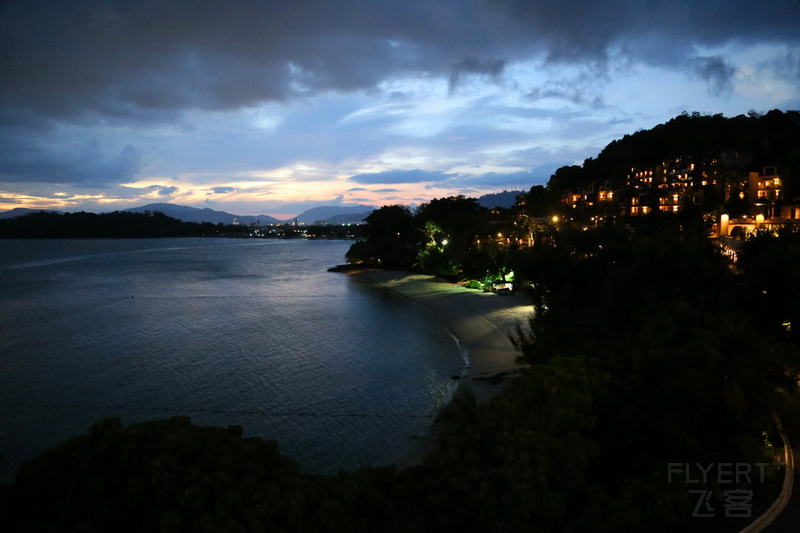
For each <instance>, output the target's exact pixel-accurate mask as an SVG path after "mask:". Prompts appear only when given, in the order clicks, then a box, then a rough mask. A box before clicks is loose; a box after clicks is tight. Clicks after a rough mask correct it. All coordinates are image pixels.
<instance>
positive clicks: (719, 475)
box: [667, 461, 786, 518]
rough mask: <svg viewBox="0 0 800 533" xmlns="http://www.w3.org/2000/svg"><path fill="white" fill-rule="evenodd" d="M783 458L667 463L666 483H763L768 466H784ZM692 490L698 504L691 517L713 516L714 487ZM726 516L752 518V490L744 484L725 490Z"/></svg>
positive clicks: (723, 492)
mask: <svg viewBox="0 0 800 533" xmlns="http://www.w3.org/2000/svg"><path fill="white" fill-rule="evenodd" d="M785 465H786V463H784V462H783V461H774V462H772V463H752V464H751V463H707V464H701V463H667V483H685V484H687V485H694V484H697V485H700V484H702V485H706V484H707V483H708V482H709V480H713V481H714V482H715V483H717V484H719V485H736V486H739V487H741V486H744V485H753V484H754V483H761V484H763V483H764V479H765V476H764V474H765V472H766V471H767V469H769V468H777V470H778V471H780V470H781V468H782V467H784V466H785ZM688 492H689V494H694V495H696V496H695V497H696V498H697V504H696V505H695V506H694V511H693V512H692V517H695V518H714V517H716V516H717V509H715V508H714V502H712V496H713V491H712V490H709V489H699V488H698V489H696V490H689V491H688ZM722 498H723V499H722V501H723V502H724V503H723V507H724V513H725V514H724V516H725V517H726V518H751V517H752V512H753V503H752V502H753V491H752V490H748V489H741V488H735V489H734V488H731V489H730V490H723V491H722Z"/></svg>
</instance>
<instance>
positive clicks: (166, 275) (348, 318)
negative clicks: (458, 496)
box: [0, 239, 463, 481]
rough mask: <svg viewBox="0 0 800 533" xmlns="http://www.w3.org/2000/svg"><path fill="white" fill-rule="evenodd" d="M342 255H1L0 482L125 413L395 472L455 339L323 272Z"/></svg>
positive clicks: (186, 249) (139, 250) (128, 248)
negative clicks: (233, 431) (231, 431)
mask: <svg viewBox="0 0 800 533" xmlns="http://www.w3.org/2000/svg"><path fill="white" fill-rule="evenodd" d="M350 244H351V243H350V242H347V241H304V240H235V239H163V240H161V239H159V240H149V239H148V240H144V239H143V240H3V241H0V252H2V253H0V304H1V305H0V455H2V456H3V457H4V462H2V463H0V481H10V480H11V478H12V477H13V473H14V472H15V471H16V468H17V466H18V465H19V463H20V462H21V461H24V460H28V459H31V458H33V457H34V456H35V455H36V454H38V453H40V452H41V451H43V450H45V449H47V448H49V447H51V446H53V445H55V444H56V443H58V442H60V441H62V440H64V439H66V438H68V437H70V436H72V435H75V434H79V433H85V432H86V431H87V430H88V429H89V427H90V426H91V425H92V424H93V423H94V422H95V421H97V420H99V419H101V418H103V417H108V416H114V417H119V418H121V419H122V421H123V423H124V424H126V425H127V424H130V423H134V422H138V421H143V420H149V419H155V418H167V417H170V416H176V415H188V416H191V418H192V421H193V422H195V423H198V424H207V425H219V426H227V425H233V424H236V425H241V426H243V428H244V434H245V436H247V437H250V436H257V437H262V438H267V439H274V440H276V441H277V442H278V444H279V446H280V448H281V451H282V452H283V453H284V454H285V455H287V456H289V457H291V458H293V459H296V460H298V461H300V462H301V463H302V464H303V465H304V467H305V469H306V471H308V472H312V473H320V474H330V473H333V472H335V471H337V470H338V469H342V468H346V469H352V468H357V467H361V466H367V465H378V464H386V463H389V462H392V461H394V460H396V459H397V458H398V457H401V456H402V455H403V454H404V453H406V452H407V451H408V450H409V448H411V446H412V445H413V439H414V438H417V436H419V435H422V434H424V433H425V432H426V430H427V429H428V427H429V425H430V424H431V422H432V417H433V416H434V415H435V413H436V412H437V409H438V408H439V407H440V406H441V405H443V404H444V403H446V401H447V400H448V399H449V397H450V395H451V394H452V392H453V390H454V388H455V382H453V381H452V380H451V379H450V378H451V376H452V375H453V374H459V373H460V371H461V370H462V366H463V363H462V361H461V358H460V355H459V351H458V349H457V346H456V344H455V342H454V340H453V339H452V338H451V337H450V336H449V334H448V333H447V332H446V331H445V330H444V328H443V327H441V326H440V325H438V324H437V323H436V322H435V321H434V320H431V317H430V316H427V315H426V314H425V313H424V312H423V311H422V310H421V309H419V308H417V307H416V306H414V305H412V304H410V303H409V302H407V301H405V300H403V299H402V298H399V297H397V296H395V295H394V294H393V293H391V292H389V291H386V290H382V289H381V288H380V287H378V286H375V285H371V284H369V283H366V282H363V281H360V280H358V279H355V278H353V277H351V276H346V275H342V274H336V273H330V272H327V269H328V268H329V267H331V266H333V265H336V264H339V263H342V262H343V259H344V254H345V252H346V251H347V249H348V248H349V246H350Z"/></svg>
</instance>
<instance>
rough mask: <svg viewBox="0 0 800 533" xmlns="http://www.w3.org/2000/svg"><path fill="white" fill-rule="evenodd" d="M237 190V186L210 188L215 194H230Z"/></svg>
mask: <svg viewBox="0 0 800 533" xmlns="http://www.w3.org/2000/svg"><path fill="white" fill-rule="evenodd" d="M235 190H236V188H235V187H212V188H210V189H209V191H211V192H212V193H214V194H228V193H232V192H234V191H235Z"/></svg>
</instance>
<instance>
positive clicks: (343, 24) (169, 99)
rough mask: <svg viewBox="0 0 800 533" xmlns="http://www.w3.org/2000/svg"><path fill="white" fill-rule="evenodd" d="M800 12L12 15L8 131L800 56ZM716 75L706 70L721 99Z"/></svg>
mask: <svg viewBox="0 0 800 533" xmlns="http://www.w3.org/2000/svg"><path fill="white" fill-rule="evenodd" d="M798 20H800V4H798V3H797V2H796V0H773V1H772V2H770V3H769V6H768V7H765V6H762V5H761V4H758V3H756V2H752V1H750V0H747V1H745V0H727V1H722V0H710V1H706V2H695V1H694V0H669V1H667V0H652V1H649V2H641V1H639V0H606V1H601V0H558V1H554V0H476V1H475V2H458V1H451V2H437V3H436V4H435V5H432V4H431V3H430V2H428V1H424V0H402V1H401V0H387V1H383V2H350V1H347V0H325V1H306V2H282V1H281V2H279V1H278V0H273V1H266V0H265V1H259V2H253V1H247V0H232V1H230V2H225V3H224V4H222V3H219V2H215V1H211V0H200V1H197V0H172V1H170V2H163V1H161V0H124V1H123V0H117V1H112V0H110V1H108V2H96V1H90V0H75V1H71V2H58V3H55V4H54V3H53V2H50V1H48V0H11V1H8V2H4V3H3V4H2V7H0V34H1V35H2V36H3V47H4V53H3V54H2V56H0V73H2V77H3V84H2V85H0V106H2V107H3V108H5V109H4V110H3V112H2V113H0V117H2V118H3V119H4V120H12V119H13V120H17V121H20V120H31V121H33V120H37V116H39V115H41V116H47V117H52V118H55V119H58V120H65V119H69V120H93V121H97V120H104V121H110V122H113V121H115V120H120V121H125V122H126V123H130V122H132V121H133V122H135V121H140V122H141V123H154V122H155V123H157V122H166V121H170V122H171V121H174V120H176V118H177V117H178V116H180V114H181V113H182V112H183V111H184V110H186V109H205V110H231V109H238V108H241V107H246V106H252V105H255V104H257V103H259V102H264V101H285V100H287V99H290V98H298V97H305V96H308V95H311V94H319V93H323V92H328V91H337V92H352V91H359V90H369V89H373V88H376V87H378V86H379V84H380V83H382V82H383V81H385V80H387V79H396V78H398V77H402V76H411V75H414V76H417V75H432V76H440V77H443V78H444V79H447V80H448V82H449V85H450V87H451V89H454V88H456V87H457V86H458V85H459V84H461V83H463V80H464V79H465V77H468V76H480V77H489V78H497V77H499V76H500V75H501V74H502V73H503V72H504V71H505V70H506V69H507V66H508V65H509V64H510V63H511V62H513V61H525V60H531V59H532V58H543V57H544V58H546V59H547V60H548V61H549V62H551V63H570V64H574V63H582V64H590V63H593V64H599V65H603V64H606V63H607V62H608V61H609V60H610V59H612V58H613V57H614V56H615V54H616V55H620V56H624V57H627V58H628V59H632V60H635V61H642V62H648V63H651V64H671V65H673V66H675V67H678V66H680V65H681V64H685V61H686V59H687V58H689V57H691V56H692V55H694V49H695V48H696V47H697V46H705V47H714V46H718V45H722V44H725V43H728V42H732V41H742V42H757V41H760V40H763V41H770V42H787V41H788V42H794V43H797V42H798V39H800V37H799V36H798V32H797V25H798ZM719 65H720V64H719V63H709V62H705V65H704V66H703V65H702V64H701V65H699V66H698V67H695V68H696V69H700V71H701V72H704V73H706V75H708V76H709V78H708V79H709V80H710V81H711V86H712V88H713V90H724V89H725V87H726V86H725V84H724V82H722V81H720V80H723V78H721V77H720V75H721V74H724V71H723V72H721V73H720V71H718V70H714V68H716V67H717V66H719Z"/></svg>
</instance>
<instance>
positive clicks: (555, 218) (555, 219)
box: [551, 215, 558, 224]
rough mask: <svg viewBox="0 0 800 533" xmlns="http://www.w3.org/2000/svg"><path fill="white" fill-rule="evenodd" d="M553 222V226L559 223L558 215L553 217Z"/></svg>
mask: <svg viewBox="0 0 800 533" xmlns="http://www.w3.org/2000/svg"><path fill="white" fill-rule="evenodd" d="M551 220H552V221H553V224H555V223H557V222H558V215H553V218H552V219H551Z"/></svg>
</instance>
